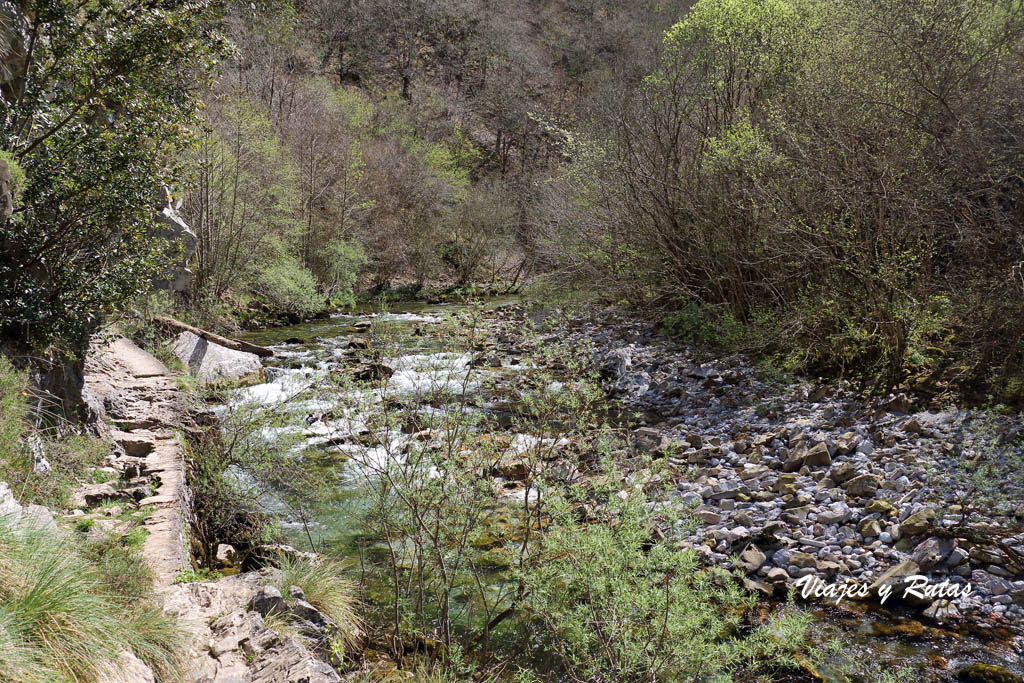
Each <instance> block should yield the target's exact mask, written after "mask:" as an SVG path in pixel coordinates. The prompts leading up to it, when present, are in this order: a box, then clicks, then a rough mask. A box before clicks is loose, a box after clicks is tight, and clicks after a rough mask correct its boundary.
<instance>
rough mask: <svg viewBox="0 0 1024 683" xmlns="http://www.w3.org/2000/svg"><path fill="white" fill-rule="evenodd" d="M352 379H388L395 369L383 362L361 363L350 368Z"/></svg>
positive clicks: (371, 380)
mask: <svg viewBox="0 0 1024 683" xmlns="http://www.w3.org/2000/svg"><path fill="white" fill-rule="evenodd" d="M350 372H351V373H352V377H353V379H356V380H358V381H360V382H379V381H381V380H385V379H389V378H390V377H391V376H392V375H394V374H395V369H394V368H392V367H389V366H387V365H384V364H383V363H362V364H360V365H357V366H355V367H354V368H352V369H351V370H350Z"/></svg>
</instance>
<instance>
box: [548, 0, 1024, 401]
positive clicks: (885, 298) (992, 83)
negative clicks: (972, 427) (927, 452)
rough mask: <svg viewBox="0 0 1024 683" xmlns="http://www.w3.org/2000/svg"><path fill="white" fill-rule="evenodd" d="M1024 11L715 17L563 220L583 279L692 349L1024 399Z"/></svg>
mask: <svg viewBox="0 0 1024 683" xmlns="http://www.w3.org/2000/svg"><path fill="white" fill-rule="evenodd" d="M1022 21H1024V9H1022V6H1021V3H1020V2H1017V1H1015V0H986V1H984V2H967V1H964V0H937V1H933V0H914V1H912V2H905V1H902V0H901V1H898V2H897V1H896V0H842V1H840V2H822V1H821V0H744V1H740V0H701V2H698V3H697V4H696V5H695V6H694V8H693V9H692V11H691V12H689V13H688V14H687V15H686V16H685V17H684V18H683V19H682V21H680V22H679V23H677V24H676V25H674V26H673V27H672V28H671V29H669V30H668V31H667V32H666V34H665V39H664V43H663V45H662V48H661V54H660V62H659V65H658V66H657V68H656V69H654V70H653V71H652V72H651V73H650V74H649V75H648V76H647V77H646V78H645V79H644V80H643V82H642V84H641V85H640V87H638V88H637V89H636V90H635V91H633V92H632V93H631V94H630V96H629V97H628V98H625V103H626V104H625V106H622V107H617V108H615V109H612V110H608V111H606V112H605V113H604V116H603V118H598V119H597V125H595V126H594V128H593V129H592V131H591V133H590V135H587V136H580V135H578V134H576V133H575V132H570V131H562V134H563V136H564V139H565V140H566V144H567V147H568V148H569V149H570V150H571V154H572V157H573V163H571V164H569V165H567V167H566V168H565V172H564V173H563V178H562V180H561V181H560V183H559V191H558V192H555V193H551V198H550V199H549V201H548V204H547V207H548V210H549V212H550V213H549V220H548V222H549V223H550V224H552V225H554V226H556V228H555V229H554V230H553V234H555V235H556V236H558V237H559V239H560V243H561V244H562V245H564V246H567V249H566V251H565V252H564V253H566V254H568V255H569V256H570V258H569V262H570V263H571V264H572V265H573V266H575V267H577V268H578V269H579V271H580V272H582V273H586V274H587V277H588V278H591V279H592V278H594V277H597V278H600V279H602V280H603V281H604V282H606V283H607V285H608V287H609V288H610V290H611V291H616V292H619V293H620V294H621V295H623V296H627V297H629V298H630V299H631V300H634V301H636V300H645V299H649V298H656V299H660V300H662V301H665V302H667V303H668V304H669V306H670V307H671V308H674V309H677V310H680V311H682V312H681V313H680V314H677V315H675V316H673V317H672V318H671V322H672V323H673V325H674V327H676V328H677V329H678V330H679V331H680V332H682V333H684V334H685V335H688V336H690V337H692V338H694V339H696V340H712V341H720V342H721V341H724V342H726V343H727V344H728V345H733V346H749V347H753V348H759V349H761V350H767V351H769V352H773V353H776V354H777V355H778V356H779V357H780V358H781V359H783V360H784V362H785V363H786V364H787V365H789V366H790V367H791V368H794V369H802V370H807V369H811V370H816V371H826V372H833V373H841V374H847V375H860V376H863V377H865V378H869V379H871V380H873V381H874V382H875V388H877V389H888V388H892V387H896V386H898V385H900V384H901V383H908V384H909V385H910V386H911V387H912V388H915V389H920V390H923V391H925V392H927V393H932V394H937V395H942V394H944V393H945V392H948V391H950V390H952V389H953V388H961V389H962V388H970V389H972V390H975V391H978V392H985V391H992V392H994V393H996V394H997V397H998V398H1002V399H1004V400H1020V399H1021V398H1022V393H1021V385H1020V383H1019V381H1017V380H1013V379H1012V378H1013V377H1015V376H1016V374H1017V373H1019V370H1020V367H1021V360H1022V359H1021V340H1022V334H1024V328H1022V327H1021V320H1022V319H1024V318H1022V316H1021V312H1022V305H1024V297H1022V294H1024V292H1022V280H1021V273H1020V264H1021V262H1022V248H1024V243H1022V232H1021V227H1020V226H1021V199H1022V189H1024V185H1022V183H1021V178H1020V168H1021V158H1022V157H1021V154H1022V151H1024V147H1022V143H1024V140H1022V137H1021V133H1022V130H1024V129H1022V123H1024V119H1022V115H1021V113H1020V108H1019V106H1018V103H1019V101H1020V96H1021V91H1022V86H1024V77H1022V74H1024V71H1022V69H1021V66H1022V61H1021V60H1022V54H1024V53H1022V48H1024V23H1022Z"/></svg>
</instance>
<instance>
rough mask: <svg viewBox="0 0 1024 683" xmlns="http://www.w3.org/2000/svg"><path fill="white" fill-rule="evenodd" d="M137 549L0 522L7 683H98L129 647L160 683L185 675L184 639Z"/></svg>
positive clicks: (0, 614) (0, 625) (0, 628)
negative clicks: (159, 602)
mask: <svg viewBox="0 0 1024 683" xmlns="http://www.w3.org/2000/svg"><path fill="white" fill-rule="evenodd" d="M150 590H151V585H150V584H149V581H148V577H147V574H146V572H145V565H144V563H143V562H142V560H141V558H140V557H138V555H137V553H136V551H134V550H131V549H124V548H121V547H120V546H119V545H118V544H117V542H116V541H115V542H111V543H108V542H99V543H96V544H94V545H92V546H86V547H84V548H80V546H79V545H78V543H75V542H72V539H69V538H68V537H66V536H65V535H64V534H62V533H60V532H51V531H33V530H26V529H19V530H15V529H13V528H12V527H10V526H9V525H8V524H7V523H5V522H4V521H3V520H0V670H2V671H3V672H4V677H5V679H7V680H12V681H18V682H19V683H21V682H23V683H36V682H38V683H44V682H49V681H57V680H79V681H94V680H96V679H97V678H98V677H99V676H100V675H101V673H102V671H103V670H104V669H105V668H107V667H113V666H116V665H115V662H116V661H117V658H118V656H119V654H120V652H121V651H122V650H124V649H127V650H129V651H131V652H133V653H134V654H135V655H136V656H138V657H139V658H140V659H142V660H143V661H144V662H145V663H146V664H148V665H149V666H150V667H151V668H152V669H153V671H154V672H155V673H156V675H157V678H158V680H161V681H168V682H170V681H176V680H181V676H183V675H184V670H183V665H184V662H183V660H182V652H183V651H184V650H183V647H182V646H183V637H182V634H181V632H180V631H179V630H178V628H177V626H176V625H175V623H174V621H173V620H172V619H170V618H169V617H166V616H164V615H163V614H162V612H161V611H160V609H159V607H156V606H154V605H151V604H149V603H148V601H146V600H144V599H142V598H143V596H144V595H146V594H148V592H149V591H150Z"/></svg>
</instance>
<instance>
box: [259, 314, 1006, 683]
mask: <svg viewBox="0 0 1024 683" xmlns="http://www.w3.org/2000/svg"><path fill="white" fill-rule="evenodd" d="M445 315H446V312H445V310H444V307H434V308H427V309H426V310H421V309H419V308H417V309H414V312H406V313H402V314H397V315H395V314H386V315H373V314H370V315H366V316H359V315H356V316H345V317H342V318H338V319H336V320H333V321H323V322H320V323H317V324H315V325H314V324H310V325H306V326H297V327H294V328H283V329H279V330H274V331H267V332H266V333H259V334H256V335H253V336H252V340H253V341H256V342H257V343H261V344H270V345H273V346H274V348H275V349H276V350H277V353H278V357H277V358H276V359H275V360H274V361H273V363H272V366H273V367H271V368H268V369H267V376H268V378H269V381H268V383H267V384H266V385H260V386H258V387H253V388H251V389H249V390H246V391H245V392H244V394H245V396H246V397H247V398H248V399H253V398H256V399H258V400H259V401H261V402H264V403H271V404H272V403H276V402H278V401H280V400H282V399H285V398H287V397H288V396H289V392H288V391H287V389H288V388H289V386H290V382H291V381H292V380H295V381H299V380H301V383H304V384H308V383H311V382H312V383H314V384H315V383H316V381H317V380H316V378H317V377H319V376H320V375H326V374H327V373H330V372H333V371H337V369H338V368H350V369H351V368H355V370H356V371H358V370H359V369H360V368H364V367H366V368H369V367H371V366H372V365H373V363H374V362H376V361H373V362H370V363H369V364H367V361H366V359H365V358H363V356H362V355H361V354H368V353H369V354H372V353H373V349H372V348H371V349H370V350H369V351H368V350H367V346H368V345H369V346H370V347H372V346H373V341H372V339H371V340H370V341H369V342H367V339H364V337H366V336H368V335H369V336H370V337H372V336H373V335H372V334H369V330H370V328H371V326H372V327H375V326H377V325H379V324H381V323H382V322H384V323H386V324H389V325H399V326H406V327H408V328H409V330H408V331H409V332H410V333H411V335H412V336H410V337H409V339H408V340H406V341H403V342H402V344H404V345H405V346H403V350H402V351H400V353H405V354H412V355H406V356H399V357H396V358H391V359H389V358H384V360H383V365H385V366H386V367H385V368H383V369H381V372H380V373H375V374H374V376H373V377H372V378H371V379H374V380H381V381H384V382H385V383H387V384H388V385H389V387H391V389H390V390H391V391H393V392H395V395H397V396H401V397H404V398H403V401H405V402H409V401H410V400H412V399H413V398H415V396H416V395H418V392H417V391H416V389H417V387H420V385H421V384H423V382H424V381H426V382H427V384H430V382H429V381H427V380H429V379H430V376H429V373H426V374H423V372H420V370H422V368H419V366H420V365H422V364H423V362H425V361H424V359H425V358H428V357H429V358H438V359H440V358H441V357H442V356H444V355H445V354H443V353H441V347H435V343H436V341H431V334H432V333H431V332H430V329H431V327H432V326H433V325H434V324H435V323H437V322H438V321H439V320H440V318H441V317H443V316H445ZM485 317H486V321H487V322H486V324H487V328H488V329H487V334H486V339H487V341H486V343H485V344H483V345H482V346H481V347H479V348H476V349H475V350H474V352H473V353H472V354H469V355H467V356H465V357H463V356H459V363H461V365H460V366H459V367H460V368H461V370H460V373H461V372H463V371H468V368H476V369H479V370H481V371H483V373H484V374H486V375H489V376H491V377H494V378H497V379H498V380H499V382H498V384H497V385H496V386H497V387H498V389H497V391H499V392H500V387H501V386H502V384H501V380H502V378H506V379H508V378H511V379H508V381H511V382H513V383H514V382H516V381H517V380H516V379H515V377H516V376H517V373H519V372H522V371H523V368H524V363H525V364H527V365H528V364H529V362H530V361H528V359H530V358H532V357H533V355H532V354H531V352H530V349H531V348H533V349H536V348H537V347H538V346H544V345H545V344H551V343H555V342H558V343H562V342H568V344H569V345H570V346H577V347H579V348H584V349H588V350H586V351H584V353H586V354H587V357H588V359H589V361H591V362H592V364H593V365H592V366H593V367H595V368H597V369H599V370H600V373H601V376H602V377H603V381H604V386H605V389H606V391H607V394H608V396H609V398H610V399H611V401H610V402H611V404H612V406H613V412H616V413H617V414H619V416H620V417H619V418H618V420H617V422H618V423H619V424H620V425H621V426H622V428H623V429H627V430H628V438H627V441H628V443H629V448H631V449H632V450H633V451H634V452H635V453H643V454H646V455H650V456H653V458H654V459H655V461H656V462H657V463H658V464H659V465H663V466H664V467H663V470H662V476H666V475H667V476H668V477H669V478H670V479H671V486H670V491H671V493H670V494H668V496H667V497H665V498H662V499H660V500H655V501H654V503H653V504H657V505H666V504H667V505H670V506H672V507H674V508H676V509H677V510H680V511H686V512H687V513H689V514H690V515H692V516H693V517H695V518H696V520H698V523H697V524H695V525H694V526H693V528H692V532H687V534H686V535H684V536H683V537H682V538H680V542H681V543H682V544H684V545H685V546H687V547H692V548H694V549H695V550H696V551H697V552H699V553H700V554H701V555H702V557H703V559H704V561H705V563H706V564H707V565H712V566H718V567H721V568H725V569H729V570H730V571H738V572H739V573H741V574H742V575H744V576H745V579H744V582H745V584H746V585H747V586H748V587H749V588H750V589H752V590H754V591H757V592H759V593H762V594H764V595H765V596H766V599H767V600H768V601H769V602H768V603H767V604H772V601H778V600H781V599H784V598H785V596H786V594H787V592H788V591H789V590H790V589H792V588H793V587H794V586H796V585H797V582H798V581H800V580H801V579H804V580H805V581H808V580H811V579H812V578H814V579H819V580H821V581H822V582H824V584H827V585H842V584H844V583H846V582H856V584H857V585H859V586H862V587H863V588H864V589H866V590H867V591H868V593H869V596H868V599H866V600H859V601H854V600H852V599H846V600H845V601H844V602H843V604H842V605H840V607H839V609H838V610H837V609H836V608H834V607H833V606H832V603H834V601H825V600H822V599H814V598H813V597H812V599H810V600H807V601H802V600H800V598H799V596H798V601H801V602H804V604H806V605H807V606H808V608H809V609H811V610H813V611H815V612H816V613H818V614H819V626H820V628H817V629H816V633H815V638H816V639H818V640H817V641H816V642H824V639H825V638H826V637H830V636H831V634H833V632H834V630H833V627H837V626H838V628H839V629H840V630H842V632H843V634H845V636H844V637H847V638H849V637H850V635H851V634H854V638H855V640H856V639H858V638H859V645H858V648H859V649H858V650H857V652H858V655H857V656H858V657H861V658H866V659H879V655H880V653H881V652H882V651H883V650H885V655H886V656H885V657H884V660H885V662H886V665H887V664H888V662H890V661H894V662H896V663H897V664H898V663H900V662H906V663H908V664H909V665H910V666H911V667H912V668H914V667H920V666H922V665H923V666H925V667H926V668H927V669H928V671H929V672H930V673H929V675H931V677H932V678H933V679H935V680H946V679H949V677H951V676H954V675H958V674H962V677H963V676H968V677H967V678H963V680H984V679H983V678H977V677H975V678H970V677H969V675H970V674H969V671H968V667H969V666H972V665H975V664H977V663H979V662H984V663H986V665H988V664H999V665H1002V666H1005V667H1007V668H1006V669H1002V670H998V671H999V674H1000V675H1004V674H1005V675H1006V676H1011V677H1010V678H1006V679H1005V680H1019V679H1017V678H1013V677H1012V676H1013V674H1011V673H1010V671H1017V672H1020V671H1021V670H1022V664H1021V660H1020V652H1021V649H1022V648H1021V643H1022V641H1021V639H1020V638H1019V637H1018V635H1019V634H1020V630H1021V627H1022V625H1024V621H1022V620H1024V580H1022V579H1024V576H1022V575H1021V569H1022V567H1021V565H1020V564H1019V558H1018V556H1017V553H1018V552H1020V551H1024V544H1022V537H1020V536H1018V535H1017V534H1018V533H1019V531H1020V530H1019V528H1018V526H1017V522H1016V519H1015V517H1014V513H1015V512H1016V509H1015V508H1016V505H1017V496H1016V495H1014V494H1015V492H1016V490H1017V489H1016V486H1017V484H1016V482H1015V476H1014V475H1015V472H1014V468H1013V463H1015V462H1017V461H1019V460H1020V458H1021V453H1020V445H1019V439H1018V437H1017V433H1018V432H1019V431H1020V425H1019V421H1016V420H1013V419H1010V418H1004V417H999V416H996V415H990V414H988V413H980V412H977V411H968V410H961V409H947V410H925V409H916V408H915V407H914V406H913V402H912V401H911V400H910V399H909V398H907V397H906V396H890V397H887V398H885V399H884V400H879V399H871V400H865V399H863V398H862V397H860V396H858V394H857V393H856V391H854V389H853V388H852V387H851V386H849V385H847V384H845V383H829V382H814V381H808V380H801V379H795V378H786V377H782V376H780V375H779V373H777V372H772V371H766V370H765V369H764V368H760V367H758V366H756V365H754V364H752V363H751V362H749V361H748V360H746V359H744V358H743V357H740V356H733V357H724V358H721V357H719V358H716V357H712V356H708V355H705V354H701V353H698V352H695V351H694V350H692V349H688V348H686V347H684V346H681V345H678V344H674V343H672V341H671V340H669V339H666V338H665V337H664V336H662V335H659V334H658V333H657V331H656V329H655V328H654V327H653V326H652V325H651V324H649V323H647V322H644V321H642V320H637V319H630V318H626V317H623V316H622V315H621V314H617V313H614V312H607V311H602V312H599V313H594V314H593V315H592V316H591V317H587V318H580V317H576V318H571V319H569V320H568V321H566V320H562V319H560V318H559V320H561V322H558V323H552V321H553V320H555V319H556V318H555V317H554V316H549V315H546V314H545V315H543V316H535V318H536V319H538V320H539V319H540V318H543V322H542V324H541V325H540V332H538V333H534V332H525V330H527V329H528V328H529V325H527V324H526V323H527V312H526V311H525V310H524V309H523V308H522V307H520V306H518V305H506V306H502V307H500V308H498V309H497V310H494V311H491V312H489V313H487V314H486V316H485ZM424 354H426V355H424ZM413 361H415V362H413ZM410 363H411V365H410ZM407 365H408V366H409V367H406V366H407ZM414 367H415V368H418V370H417V371H415V372H414V371H413V370H411V369H410V368H414ZM377 374H380V375H381V376H380V377H377ZM459 376H460V377H461V376H462V375H461V374H459ZM566 379H567V381H568V380H570V379H571V378H566ZM421 380H422V381H421ZM492 391H493V389H492ZM413 402H414V401H413ZM475 403H476V404H477V405H479V406H480V408H482V409H484V410H487V411H490V412H492V413H493V412H494V411H495V410H499V411H500V410H501V409H502V406H503V404H502V397H501V396H500V395H491V394H488V395H487V396H481V399H480V401H478V402H475ZM295 409H296V410H298V412H299V413H301V414H302V415H300V417H302V416H304V418H303V420H302V421H301V424H300V428H301V429H302V430H304V431H305V432H308V436H309V439H310V442H309V443H310V444H319V443H321V442H323V441H324V440H325V437H324V436H323V434H321V433H320V431H323V430H324V429H327V430H328V431H330V430H329V429H328V426H327V425H326V423H321V422H320V421H318V420H321V418H322V417H323V416H321V415H320V414H319V413H317V411H315V410H313V409H312V408H310V407H308V406H306V405H305V404H296V405H295ZM310 411H312V412H310ZM307 413H308V414H307ZM321 427H322V428H323V429H321V430H320V431H318V428H321ZM339 428H341V427H339ZM345 428H351V425H348V427H345ZM420 436H422V434H421V435H420ZM398 438H400V439H402V438H409V435H405V436H403V435H399V436H398ZM338 448H339V449H342V450H344V449H350V450H351V449H352V448H357V446H355V445H351V444H350V445H345V446H339V447H338ZM556 450H557V449H556ZM570 450H571V449H570ZM624 455H625V456H626V457H624V458H623V462H624V469H623V471H622V472H621V486H622V489H623V493H626V494H628V492H630V491H631V490H633V489H635V488H641V487H644V485H645V482H646V480H645V477H646V474H647V473H646V472H644V471H640V470H635V469H632V466H631V465H630V463H631V462H634V461H638V459H635V458H632V457H630V454H628V453H626V454H624ZM971 463H973V464H974V465H978V464H979V463H980V464H981V465H985V466H989V465H991V466H992V467H993V470H992V472H990V473H989V474H990V475H991V474H993V473H995V474H999V473H1002V475H1005V476H1000V477H998V478H996V479H995V480H994V481H992V480H989V481H981V482H980V483H979V481H976V480H974V479H972V478H971V477H969V476H966V474H965V473H966V472H967V467H968V466H969V464H971ZM550 466H552V467H557V466H558V463H557V460H556V461H553V462H551V463H550ZM979 471H980V470H979ZM491 474H492V475H493V476H494V479H495V482H496V483H497V484H498V485H499V486H501V487H503V488H508V490H510V491H517V490H518V491H520V492H521V491H522V486H523V484H526V483H527V482H525V481H519V480H520V479H523V477H522V476H520V475H521V474H522V473H520V472H518V471H517V469H516V467H515V462H514V458H513V461H510V462H504V461H503V462H502V467H501V468H500V471H497V470H496V471H494V472H491ZM990 479H991V476H990ZM979 487H980V488H979ZM648 490H649V489H648ZM659 495H661V494H659ZM958 506H959V507H958ZM343 519H344V513H343V512H341V513H339V512H337V511H336V512H335V513H333V516H332V521H329V522H328V521H326V520H325V521H324V522H323V523H322V524H320V525H319V528H318V530H317V533H318V534H322V538H324V539H325V541H326V542H327V544H328V546H333V545H339V544H344V543H346V542H347V541H346V540H344V538H345V532H344V529H343V527H344V525H343V524H342V525H341V526H340V527H339V528H338V530H332V529H331V528H330V525H331V524H337V523H338V520H343ZM664 531H665V532H666V535H669V530H668V529H665V530H664ZM671 535H672V536H673V537H674V538H679V535H678V533H677V532H672V533H671ZM1019 545H1021V546H1022V547H1020V548H1018V546H1019ZM912 576H925V577H927V579H928V581H929V585H931V586H939V585H941V586H943V591H944V595H941V596H927V595H926V596H924V597H922V598H920V599H911V600H901V599H900V596H901V594H902V592H903V589H904V588H905V587H906V585H907V582H908V580H909V579H908V577H912ZM943 582H945V583H943ZM883 585H889V586H891V587H892V589H893V591H892V592H893V595H892V597H891V598H889V599H888V600H887V602H886V604H885V608H884V610H882V609H880V608H879V606H878V603H879V599H878V591H879V589H880V588H881V586H883ZM968 585H970V587H971V590H970V592H969V593H968V592H967V591H966V587H967V586H968ZM910 597H911V598H912V597H913V596H910ZM879 661H880V660H879ZM964 672H968V673H964ZM826 677H828V675H827V674H826ZM836 680H843V678H842V676H837V677H836Z"/></svg>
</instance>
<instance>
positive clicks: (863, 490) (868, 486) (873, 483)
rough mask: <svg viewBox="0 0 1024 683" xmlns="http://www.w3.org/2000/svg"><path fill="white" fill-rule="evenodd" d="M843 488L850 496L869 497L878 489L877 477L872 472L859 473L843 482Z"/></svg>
mask: <svg viewBox="0 0 1024 683" xmlns="http://www.w3.org/2000/svg"><path fill="white" fill-rule="evenodd" d="M843 488H844V489H846V492H847V493H849V494H850V495H851V496H856V497H857V498H870V497H871V496H873V495H875V493H876V492H877V491H878V477H876V476H875V475H873V474H861V475H859V476H856V477H854V478H853V479H851V480H849V481H848V482H846V483H845V484H843Z"/></svg>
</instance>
